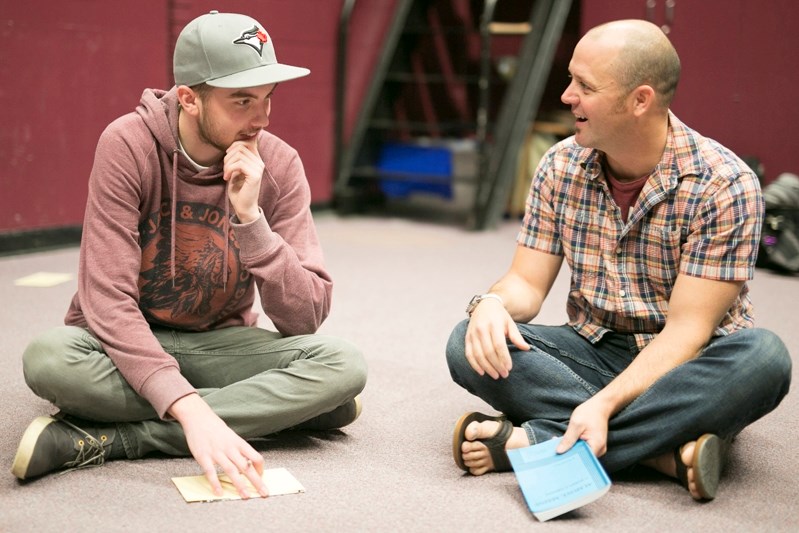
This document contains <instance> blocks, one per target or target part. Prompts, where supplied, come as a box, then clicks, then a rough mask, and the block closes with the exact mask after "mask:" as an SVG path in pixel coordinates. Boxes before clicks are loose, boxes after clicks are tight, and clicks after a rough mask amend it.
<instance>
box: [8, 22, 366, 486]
mask: <svg viewBox="0 0 799 533" xmlns="http://www.w3.org/2000/svg"><path fill="white" fill-rule="evenodd" d="M308 73H309V71H308V70H307V69H305V68H299V67H294V66H289V65H283V64H280V63H278V62H277V60H276V58H275V51H274V47H273V43H272V40H271V38H270V37H269V35H268V34H267V33H266V31H265V30H264V28H263V27H262V26H261V25H260V24H259V23H258V22H257V21H255V20H254V19H252V18H250V17H247V16H244V15H238V14H229V13H217V12H215V11H214V12H211V13H210V14H206V15H203V16H201V17H199V18H197V19H195V20H193V21H192V22H190V23H189V24H188V25H187V26H186V27H185V28H184V30H183V31H182V32H181V34H180V36H179V37H178V40H177V43H176V46H175V53H174V75H175V86H174V87H173V88H172V89H171V90H169V91H168V92H165V91H159V90H149V89H148V90H145V91H144V94H143V96H142V99H141V103H140V105H139V106H138V107H137V108H136V110H135V112H133V113H130V114H128V115H125V116H123V117H121V118H119V119H118V120H116V121H114V122H113V123H112V124H111V125H110V126H109V127H108V128H107V129H106V130H105V131H104V132H103V134H102V136H101V138H100V140H99V143H98V146H97V151H96V155H95V162H94V167H93V169H92V173H91V176H90V180H89V196H88V202H87V206H86V214H85V221H84V226H83V238H82V242H81V251H80V267H79V276H78V278H79V279H78V291H77V293H76V294H75V296H74V298H73V300H72V303H71V305H70V307H69V311H68V313H67V316H66V319H65V324H66V325H65V326H63V327H59V328H56V329H54V330H51V331H48V332H46V333H44V334H43V335H40V336H39V337H37V338H36V339H34V340H33V341H32V342H31V344H30V346H29V347H28V348H27V350H26V351H25V354H24V356H23V360H24V372H25V379H26V382H27V383H28V385H29V386H30V387H31V389H32V390H33V391H34V392H35V393H36V394H37V395H39V396H41V397H42V398H44V399H46V400H49V401H51V402H52V403H53V404H54V405H55V406H56V407H58V409H59V410H60V412H59V413H58V414H57V415H56V416H55V417H39V418H37V419H36V420H35V421H34V422H33V423H32V424H31V425H30V426H29V427H28V429H27V430H26V431H25V434H24V435H23V437H22V442H21V444H20V446H19V449H18V451H17V455H16V457H15V459H14V463H13V466H12V471H13V473H14V475H15V476H17V477H18V478H20V479H29V478H33V477H37V476H41V475H43V474H46V473H48V472H52V471H56V470H63V469H65V468H74V467H83V466H89V465H100V464H103V462H104V461H106V460H111V459H120V458H129V459H134V458H139V457H142V456H144V455H145V454H147V453H150V452H156V451H157V452H162V453H166V454H172V455H188V454H191V455H193V456H194V458H195V459H196V460H197V462H198V463H199V464H200V466H201V467H202V469H203V471H204V473H205V475H206V477H207V478H208V480H209V482H210V483H211V486H212V488H213V489H214V490H215V491H216V492H217V493H220V491H221V488H220V483H219V480H218V478H217V469H219V470H221V471H224V472H225V473H226V474H227V475H228V476H229V477H230V479H231V480H232V482H233V484H234V485H235V486H236V487H237V489H238V491H239V493H240V494H241V495H242V496H244V497H247V496H248V494H247V492H246V490H245V482H246V480H249V481H250V482H252V484H253V485H254V487H255V488H256V489H257V491H258V493H259V494H260V495H262V496H265V495H266V488H265V486H264V484H263V482H262V481H261V477H260V476H261V474H262V472H263V464H264V462H263V458H262V456H261V454H260V453H258V452H257V451H256V450H254V449H253V448H252V446H251V445H250V444H249V443H248V442H247V441H246V439H248V438H254V437H260V436H264V435H268V434H271V433H275V432H277V431H280V430H283V429H286V428H307V429H315V430H324V429H334V428H340V427H343V426H345V425H347V424H349V423H351V422H353V421H354V420H355V419H356V418H357V416H358V414H359V412H360V399H359V397H358V395H359V393H360V392H361V390H362V389H363V387H364V385H365V380H366V367H365V363H364V360H363V357H362V355H361V353H360V352H359V350H357V349H356V348H355V347H353V346H352V345H351V344H349V343H347V342H345V341H342V340H339V339H336V338H332V337H327V336H321V335H313V333H315V331H316V330H317V329H318V328H319V326H320V325H321V323H322V321H323V320H324V319H325V318H326V317H327V314H328V311H329V309H330V301H331V292H332V282H331V279H330V276H329V275H328V273H327V272H326V271H325V267H324V264H323V257H322V251H321V248H320V245H319V241H318V238H317V234H316V230H315V227H314V223H313V220H312V217H311V213H310V208H309V205H310V190H309V187H308V183H307V180H306V177H305V173H304V170H303V167H302V163H301V161H300V158H299V157H298V155H297V153H296V151H295V150H294V149H292V148H291V147H290V146H288V145H287V144H286V143H285V142H283V141H281V140H280V139H278V138H277V137H275V136H274V135H272V134H270V133H268V132H267V131H266V128H267V126H268V125H269V114H270V109H271V101H272V95H273V92H274V90H275V86H276V85H277V84H278V83H280V82H284V81H288V80H291V79H294V78H299V77H302V76H305V75H307V74H308ZM256 297H257V298H258V300H259V303H260V305H261V306H262V308H263V310H264V312H265V314H266V315H267V316H268V317H269V319H270V320H271V321H272V323H273V324H274V327H275V329H277V332H274V331H269V330H267V329H262V328H259V327H257V325H256V322H257V318H258V315H257V313H256V312H254V311H253V305H254V303H255V298H256Z"/></svg>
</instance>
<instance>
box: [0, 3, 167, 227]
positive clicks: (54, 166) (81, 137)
mask: <svg viewBox="0 0 799 533" xmlns="http://www.w3.org/2000/svg"><path fill="white" fill-rule="evenodd" d="M112 6H113V7H112ZM165 21H166V4H165V3H164V2H138V1H136V0H125V1H122V0H120V1H117V2H97V1H91V0H84V1H71V2H52V1H47V0H26V1H25V2H17V1H14V0H0V124H2V126H0V191H1V192H0V231H2V230H14V229H31V228H40V227H51V226H61V225H70V224H79V223H80V222H81V220H82V219H83V209H84V204H85V201H86V181H87V178H88V176H89V171H90V169H91V162H92V155H93V153H94V147H95V145H96V143H97V137H98V136H99V135H100V133H101V132H102V130H103V128H105V126H106V124H107V123H108V122H110V121H111V120H113V119H114V118H115V117H117V116H118V115H120V114H122V113H124V112H126V111H129V110H131V109H132V108H133V106H134V105H135V104H136V102H137V101H138V99H139V96H140V95H141V92H142V88H143V87H145V86H148V85H156V86H158V85H163V84H164V82H165V77H166V76H165V73H166V67H165V61H166V49H167V47H168V43H167V40H166V29H167V26H166V22H165Z"/></svg>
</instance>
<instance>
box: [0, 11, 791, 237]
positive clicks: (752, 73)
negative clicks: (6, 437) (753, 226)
mask: <svg viewBox="0 0 799 533" xmlns="http://www.w3.org/2000/svg"><path fill="white" fill-rule="evenodd" d="M395 1H396V0H358V2H357V3H356V8H355V11H354V13H353V18H352V21H351V25H350V35H349V47H348V58H349V64H348V76H347V93H346V112H345V122H346V124H347V130H348V131H349V128H350V127H351V125H352V123H353V121H354V119H355V116H356V114H357V110H358V106H359V104H360V102H361V100H362V98H363V95H364V93H365V90H366V87H367V85H368V83H369V80H370V78H371V71H372V67H373V65H374V62H375V60H376V59H377V56H378V53H379V47H380V45H381V42H382V39H383V37H384V35H385V28H386V26H387V24H388V22H389V21H390V19H391V16H392V12H393V6H394V4H395ZM575 1H576V0H575ZM342 4H343V0H224V2H220V1H219V0H214V1H210V0H147V1H141V0H113V1H102V0H61V1H52V0H25V1H19V0H0V124H1V125H2V127H0V233H4V232H14V231H21V230H30V229H39V228H52V227H60V226H73V225H79V224H80V223H81V222H82V219H83V210H84V204H85V197H86V182H87V179H88V175H89V171H90V169H91V164H92V157H93V154H94V147H95V145H96V142H97V138H98V136H99V135H100V132H101V131H102V130H103V128H105V126H106V125H107V124H108V123H109V122H110V121H111V120H113V119H114V118H116V117H118V116H119V115H122V114H124V113H127V112H129V111H131V110H132V109H133V108H134V107H135V106H136V104H137V103H138V100H139V97H140V96H141V92H142V90H143V89H144V88H145V87H161V88H168V87H169V86H171V85H172V79H171V57H172V47H173V45H174V38H175V37H176V36H177V32H178V31H179V30H180V28H181V27H182V26H183V25H184V24H185V23H186V22H188V21H189V20H190V19H192V18H194V17H195V16H198V15H200V14H202V13H204V12H207V11H209V10H211V9H221V10H224V11H239V12H242V13H247V14H250V15H252V16H253V17H255V18H257V19H258V20H259V21H260V22H261V23H262V24H263V25H264V26H265V27H266V29H267V30H268V31H269V33H270V34H271V36H272V38H273V39H274V41H275V44H276V50H277V56H278V59H279V60H280V61H283V62H286V63H291V64H296V65H301V66H306V67H308V68H310V69H311V75H310V76H309V77H307V78H303V79H300V80H295V81H291V82H288V83H286V84H284V85H282V86H281V87H280V89H279V92H278V93H277V95H276V99H275V104H274V106H273V115H272V121H271V125H270V129H271V130H272V131H273V132H275V133H276V134H277V135H279V136H281V137H283V138H284V139H285V140H286V141H288V142H289V143H290V144H292V145H293V146H294V147H295V148H297V150H298V151H299V153H300V155H301V157H302V159H303V162H304V164H305V167H306V172H307V174H308V180H309V182H310V185H311V192H312V197H313V202H314V203H315V204H317V205H321V204H325V203H328V202H329V201H330V200H331V197H332V187H333V159H334V157H333V156H334V154H333V150H334V146H335V139H334V136H333V130H334V118H335V115H334V114H335V76H336V40H337V31H338V24H339V15H340V12H341V7H342ZM580 4H581V20H582V23H581V26H582V29H583V31H584V30H585V29H587V28H588V27H591V26H593V25H595V24H597V23H599V22H604V21H607V20H612V19H616V18H623V17H635V18H645V16H646V8H645V5H646V1H645V0H614V1H613V2H610V1H604V2H600V1H593V0H592V1H585V2H581V3H580ZM655 4H656V5H657V6H658V8H657V17H658V20H657V22H658V23H660V22H662V18H663V14H662V10H663V5H664V4H665V1H662V2H660V1H659V2H655ZM796 20H799V3H797V2H792V1H788V0H780V1H778V2H773V3H763V2H758V1H756V0H706V1H703V2H686V1H684V2H677V3H676V10H675V24H674V27H673V28H672V34H671V36H672V39H673V41H674V43H675V46H676V47H677V50H678V52H679V53H680V56H681V58H682V61H683V66H684V75H683V80H682V82H681V86H680V88H679V90H678V96H677V99H676V100H675V103H674V110H675V112H676V113H677V114H678V115H679V116H680V117H681V118H682V119H683V120H685V121H686V122H687V123H688V124H689V125H691V126H693V127H695V128H696V129H698V130H700V131H701V132H702V133H704V134H705V135H708V136H710V137H713V138H715V139H717V140H719V141H720V142H722V143H724V144H726V145H727V146H729V147H730V148H732V149H733V150H735V151H737V152H738V153H739V154H740V155H753V156H756V157H758V158H760V159H761V161H763V163H764V165H765V167H766V180H767V181H769V180H771V179H773V178H774V177H776V176H777V175H778V174H779V173H781V172H788V171H790V172H799V164H797V158H796V156H795V154H796V153H797V149H796V147H795V145H796V143H797V138H799V136H798V135H797V133H799V131H797V129H798V128H799V126H798V124H799V106H798V105H797V104H796V98H795V97H794V93H795V92H796V90H795V88H796V87H797V86H799V83H798V82H799V79H798V78H799V69H796V68H795V61H794V59H793V57H794V55H795V53H796V51H797V50H799V33H797V32H795V31H794V30H793V28H791V27H790V25H791V23H792V21H796ZM566 81H567V80H565V79H564V80H563V84H564V87H565V84H566ZM556 82H557V80H552V82H551V83H553V84H554V83H556Z"/></svg>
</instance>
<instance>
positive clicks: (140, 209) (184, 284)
mask: <svg viewBox="0 0 799 533" xmlns="http://www.w3.org/2000/svg"><path fill="white" fill-rule="evenodd" d="M177 124H178V102H177V99H176V95H175V90H174V89H172V90H171V91H169V92H164V91H158V90H149V89H148V90H145V91H144V94H143V95H142V98H141V103H140V105H139V106H138V107H137V108H136V111H135V112H134V113H129V114H127V115H125V116H123V117H120V118H119V119H117V120H115V121H114V122H112V123H111V124H110V125H109V126H108V128H106V130H105V131H104V132H103V134H102V135H101V137H100V140H99V142H98V145H97V151H96V153H95V160H94V167H93V169H92V173H91V176H90V178H89V196H88V201H87V204H86V213H85V218H84V224H83V236H82V239H81V250H80V266H79V273H78V278H79V279H78V292H77V293H76V294H75V296H74V297H73V299H72V303H71V305H70V308H69V311H68V312H67V316H66V319H65V323H66V324H67V325H74V326H81V327H88V329H89V331H90V332H91V333H92V334H93V335H95V336H96V337H97V338H98V339H99V341H100V342H101V343H102V345H103V347H104V348H105V351H106V353H107V354H108V356H109V357H110V358H111V360H112V361H113V362H114V364H115V365H116V366H117V368H118V369H119V371H120V372H121V373H122V375H123V376H124V377H125V379H126V380H127V381H128V383H129V384H130V385H131V386H132V387H133V389H134V390H136V392H138V393H139V394H140V395H142V396H143V397H144V398H146V399H147V400H148V401H149V402H150V403H151V404H152V405H153V407H154V408H155V410H156V411H157V413H158V415H159V416H161V417H162V418H164V417H165V416H166V411H167V409H168V408H169V406H171V405H172V403H174V402H175V401H176V400H178V399H179V398H181V397H183V396H185V395H187V394H190V393H192V392H194V387H192V386H191V385H190V384H189V382H188V381H187V380H186V378H184V377H183V376H182V375H181V373H180V369H179V367H178V363H177V362H176V361H175V359H174V358H173V357H172V356H171V355H169V354H168V353H166V352H165V351H164V350H163V349H162V347H161V345H160V344H159V343H158V341H157V340H156V338H155V337H154V335H153V334H152V332H151V330H150V325H151V324H152V325H155V326H164V327H168V328H174V329H182V330H189V331H207V330H212V329H218V328H224V327H229V326H241V325H244V326H255V324H256V321H257V314H256V313H255V312H254V311H253V304H254V301H255V300H254V299H255V294H256V290H257V291H258V294H259V296H260V299H261V305H262V307H263V309H264V311H265V313H266V315H267V316H268V317H269V319H270V320H271V321H272V323H273V324H274V325H275V327H276V328H277V329H278V331H279V332H280V333H281V334H283V335H284V336H288V335H300V334H308V333H314V332H315V331H316V330H317V329H318V328H319V326H320V325H321V324H322V322H323V321H324V319H325V318H326V317H327V314H328V312H329V310H330V299H331V294H332V287H333V285H332V281H331V279H330V276H329V275H328V274H327V272H326V271H325V268H324V264H323V257H322V250H321V248H320V246H319V240H318V237H317V234H316V229H315V227H314V223H313V219H312V217H311V212H310V189H309V187H308V183H307V180H306V177H305V171H304V169H303V167H302V162H301V161H300V158H299V156H298V155H297V152H296V151H295V150H294V149H293V148H291V147H290V146H289V145H287V144H286V143H285V142H283V141H281V140H280V139H279V138H277V137H275V136H274V135H272V134H270V133H267V132H265V131H263V132H261V133H260V135H259V138H258V149H259V151H260V153H261V157H262V158H263V160H264V162H265V163H266V169H265V170H264V176H263V180H262V182H261V194H260V198H259V205H260V207H261V210H262V211H263V215H262V216H261V218H260V219H259V220H256V221H254V222H252V223H250V224H239V223H238V221H237V219H236V218H235V216H234V217H232V218H228V216H227V214H228V213H230V207H229V204H228V201H227V195H226V183H225V182H224V181H223V180H222V165H221V164H219V165H215V166H213V167H210V168H208V169H205V170H203V171H200V172H198V171H197V170H196V169H195V167H194V166H193V165H192V164H191V162H189V160H188V159H187V158H186V157H185V155H183V153H182V152H180V151H179V148H178V143H177V139H178V135H177ZM226 236H227V237H226Z"/></svg>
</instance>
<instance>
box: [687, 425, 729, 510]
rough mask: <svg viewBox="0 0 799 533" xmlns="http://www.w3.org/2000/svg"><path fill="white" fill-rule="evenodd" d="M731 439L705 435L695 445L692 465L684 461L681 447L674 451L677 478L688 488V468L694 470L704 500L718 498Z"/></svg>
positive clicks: (697, 485)
mask: <svg viewBox="0 0 799 533" xmlns="http://www.w3.org/2000/svg"><path fill="white" fill-rule="evenodd" d="M729 445H730V439H721V438H719V437H718V436H716V435H714V434H712V433H705V434H704V435H702V436H701V437H699V438H698V439H696V444H695V445H694V454H693V456H692V457H691V464H690V465H686V464H685V463H683V461H682V449H683V448H684V447H685V446H680V447H679V448H677V449H676V450H674V462H675V464H676V466H677V478H678V479H679V480H680V482H681V483H682V485H683V486H684V487H685V488H686V489H687V488H688V468H689V466H690V467H691V468H693V470H694V482H695V483H696V490H697V491H698V492H699V496H700V497H701V498H702V499H703V500H712V499H713V498H715V497H716V492H717V491H718V488H719V479H720V478H721V472H722V470H723V469H724V464H725V463H726V461H727V452H728V450H729Z"/></svg>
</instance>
